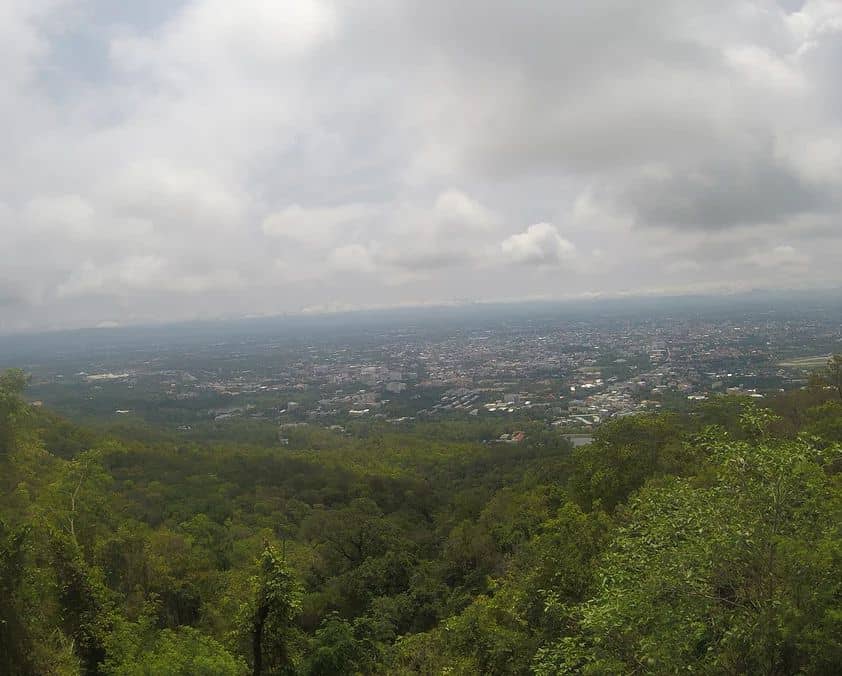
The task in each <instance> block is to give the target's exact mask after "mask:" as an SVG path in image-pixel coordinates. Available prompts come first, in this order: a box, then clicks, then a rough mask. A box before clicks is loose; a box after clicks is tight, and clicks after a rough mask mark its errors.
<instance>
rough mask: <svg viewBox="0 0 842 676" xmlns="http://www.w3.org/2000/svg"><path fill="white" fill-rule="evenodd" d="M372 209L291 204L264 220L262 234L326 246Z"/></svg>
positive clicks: (357, 206) (359, 206)
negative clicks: (310, 206) (308, 206)
mask: <svg viewBox="0 0 842 676" xmlns="http://www.w3.org/2000/svg"><path fill="white" fill-rule="evenodd" d="M371 212H372V210H371V209H370V208H369V207H366V206H364V205H361V204H346V205H342V206H338V207H314V208H305V207H302V206H301V205H299V204H293V205H290V206H288V207H285V208H284V209H281V210H280V211H276V212H274V213H272V214H270V215H269V216H267V217H266V218H264V219H263V232H264V233H266V234H267V235H269V236H270V237H283V238H286V239H291V240H294V241H296V242H301V243H303V244H310V245H313V246H321V247H327V246H328V245H329V244H330V243H331V242H333V241H334V240H335V239H336V238H337V237H340V236H341V235H342V234H343V233H342V232H341V229H342V228H344V227H347V226H349V225H350V224H353V223H355V222H358V221H360V220H361V219H364V218H365V217H366V216H367V215H369V214H371Z"/></svg>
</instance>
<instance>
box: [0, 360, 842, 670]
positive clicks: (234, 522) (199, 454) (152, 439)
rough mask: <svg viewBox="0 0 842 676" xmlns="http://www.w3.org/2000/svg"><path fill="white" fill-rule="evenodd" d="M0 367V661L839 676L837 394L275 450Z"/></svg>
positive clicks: (840, 422)
mask: <svg viewBox="0 0 842 676" xmlns="http://www.w3.org/2000/svg"><path fill="white" fill-rule="evenodd" d="M25 388H26V377H25V376H24V374H23V373H22V372H20V371H7V372H6V373H5V374H3V375H2V376H0V673H1V674H8V675H10V676H11V675H30V674H32V675H42V674H43V675H47V674H50V675H52V674H55V675H70V674H85V675H93V674H108V675H114V676H117V675H120V676H129V675H132V676H134V675H141V674H142V675H149V676H153V675H155V676H157V675H161V674H165V675H169V674H172V675H182V674H183V675H193V674H206V675H219V676H222V675H231V676H234V675H240V674H301V675H313V676H315V675H327V674H529V673H536V674H643V673H647V674H675V673H697V674H767V675H772V674H838V673H840V672H842V537H840V528H842V474H840V472H842V450H841V449H842V447H840V443H842V397H841V396H840V391H839V390H838V389H837V388H836V387H834V386H833V384H832V383H829V382H827V381H825V380H823V379H822V378H821V377H818V376H817V377H815V378H814V379H813V380H812V381H811V384H810V386H809V387H807V388H805V389H803V390H797V391H792V392H789V393H785V394H784V393H782V394H780V395H778V396H777V397H770V398H767V399H765V400H763V401H762V402H761V403H760V404H756V403H754V402H753V401H752V400H750V399H745V398H740V397H733V396H730V397H729V396H722V397H719V398H715V399H712V400H709V401H706V402H699V403H698V405H696V406H694V407H693V408H692V410H690V411H687V412H682V413H667V412H664V413H660V414H653V415H649V414H646V415H635V416H629V417H626V418H622V419H618V420H616V421H612V422H609V423H607V424H605V425H603V426H602V427H600V428H599V430H598V432H597V433H596V438H595V440H594V441H593V443H591V444H588V445H584V446H581V447H579V448H575V449H573V448H571V446H570V445H569V444H568V442H567V441H565V440H564V438H563V437H562V436H561V435H559V434H557V433H555V432H552V431H548V430H543V429H537V428H536V429H529V430H527V435H526V440H525V441H524V442H523V443H521V444H490V443H482V440H483V439H484V438H486V437H487V434H486V431H487V430H485V429H484V426H485V425H487V424H488V423H484V422H483V421H482V420H473V421H464V422H460V421H454V422H441V423H438V424H430V423H427V424H425V423H421V422H418V423H415V424H413V425H412V426H409V427H407V428H400V429H398V428H395V427H394V426H389V425H388V424H386V423H382V424H378V423H371V424H370V425H368V426H367V427H365V428H361V429H360V430H358V431H357V432H356V433H355V434H353V435H348V434H344V435H343V434H340V433H333V432H329V431H327V430H324V429H319V428H308V427H302V428H300V429H296V430H294V431H293V432H291V434H293V435H297V436H296V438H295V439H293V442H294V443H293V444H292V445H291V446H290V447H289V448H287V447H280V446H278V445H274V446H266V445H257V444H249V443H243V444H238V443H234V442H231V441H228V440H226V441H225V442H224V443H222V442H220V443H213V442H210V441H209V442H207V443H198V442H190V443H185V442H180V441H178V440H177V439H174V438H172V437H169V436H167V435H166V434H163V433H161V434H158V433H156V431H155V430H154V429H150V430H146V431H145V432H144V433H143V434H140V433H136V434H131V433H127V432H124V433H118V432H115V431H113V430H112V431H108V430H103V429H99V428H97V427H96V426H91V427H83V426H79V425H77V424H74V423H72V422H70V421H68V420H66V419H63V418H61V417H60V416H58V415H56V414H54V413H51V412H49V411H48V410H46V409H42V408H35V407H32V406H30V405H29V404H28V403H26V401H25V399H24V395H25Z"/></svg>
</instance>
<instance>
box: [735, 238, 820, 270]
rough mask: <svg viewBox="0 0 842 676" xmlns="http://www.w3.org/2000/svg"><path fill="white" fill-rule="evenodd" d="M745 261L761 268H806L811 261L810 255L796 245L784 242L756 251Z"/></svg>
mask: <svg viewBox="0 0 842 676" xmlns="http://www.w3.org/2000/svg"><path fill="white" fill-rule="evenodd" d="M745 262H746V263H748V264H749V265H753V266H756V267H759V268H789V267H797V268H804V267H806V266H807V265H808V264H809V263H810V257H809V256H808V255H806V254H804V253H802V252H800V251H798V250H797V249H795V247H792V246H789V245H786V244H783V245H779V246H776V247H773V248H771V249H764V250H761V251H755V252H753V253H751V254H750V255H748V256H746V258H745Z"/></svg>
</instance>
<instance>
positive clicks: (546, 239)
mask: <svg viewBox="0 0 842 676" xmlns="http://www.w3.org/2000/svg"><path fill="white" fill-rule="evenodd" d="M500 249H501V251H502V253H503V256H504V258H505V259H507V260H510V261H512V262H514V263H519V264H523V265H558V264H560V263H564V262H566V261H569V260H571V259H572V257H573V256H574V255H575V253H576V247H575V246H573V244H571V243H570V242H569V241H567V240H566V239H564V237H562V236H561V235H560V234H559V232H558V228H556V227H555V226H554V225H552V224H550V223H535V224H534V225H530V226H529V227H528V228H527V229H526V230H525V231H524V232H521V233H518V234H516V235H512V236H511V237H508V238H507V239H505V240H503V242H502V243H501V244H500Z"/></svg>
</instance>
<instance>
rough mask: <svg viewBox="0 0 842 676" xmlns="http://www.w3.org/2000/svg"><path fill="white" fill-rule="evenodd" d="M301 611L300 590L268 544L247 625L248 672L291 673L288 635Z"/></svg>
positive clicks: (284, 563)
mask: <svg viewBox="0 0 842 676" xmlns="http://www.w3.org/2000/svg"><path fill="white" fill-rule="evenodd" d="M300 611H301V588H300V586H299V584H298V581H297V580H296V579H295V576H294V575H293V572H292V570H291V569H290V568H289V567H288V566H287V564H286V561H285V560H284V558H283V557H282V556H281V555H280V554H279V553H278V552H277V551H276V550H275V548H274V547H272V546H271V545H269V544H268V543H267V544H266V545H265V547H264V549H263V554H262V555H261V557H260V576H259V579H258V589H257V598H256V602H255V606H254V612H253V616H252V622H251V640H252V646H251V647H252V673H253V674H254V676H261V674H288V673H292V672H293V654H292V647H291V636H292V634H293V632H294V627H293V622H294V621H295V618H296V617H297V616H298V614H299V612H300Z"/></svg>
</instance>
